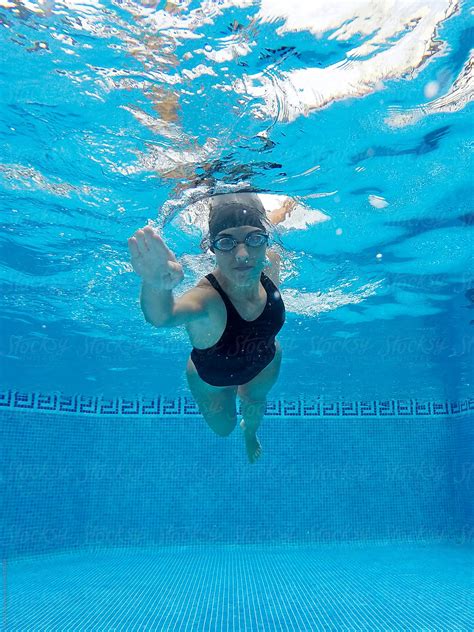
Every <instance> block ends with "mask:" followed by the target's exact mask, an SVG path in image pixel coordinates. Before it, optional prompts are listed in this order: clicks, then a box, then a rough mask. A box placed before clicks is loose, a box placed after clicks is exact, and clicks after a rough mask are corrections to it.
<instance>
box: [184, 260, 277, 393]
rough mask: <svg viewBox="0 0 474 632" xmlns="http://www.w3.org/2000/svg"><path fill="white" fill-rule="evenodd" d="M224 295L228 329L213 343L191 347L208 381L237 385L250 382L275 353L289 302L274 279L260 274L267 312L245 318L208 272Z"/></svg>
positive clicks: (197, 365)
mask: <svg viewBox="0 0 474 632" xmlns="http://www.w3.org/2000/svg"><path fill="white" fill-rule="evenodd" d="M206 279H208V280H209V282H210V283H211V285H212V286H213V287H214V288H215V289H216V290H217V291H218V292H219V294H220V295H221V297H222V299H223V301H224V303H225V306H226V309H227V323H226V327H225V329H224V333H223V334H222V336H221V337H220V338H219V340H218V341H217V342H216V344H215V345H213V346H212V347H208V348H207V349H196V347H193V350H192V351H191V360H192V361H193V362H194V365H195V367H196V370H197V372H198V374H199V377H201V378H202V379H203V380H204V381H205V382H207V383H208V384H211V385H212V386H236V385H240V384H246V383H247V382H250V380H252V379H253V378H254V377H255V376H256V375H258V374H259V373H260V371H261V370H262V369H264V368H265V367H266V366H267V364H270V362H271V361H272V360H273V357H274V356H275V351H276V348H275V336H276V335H277V333H278V332H279V331H280V329H281V328H282V327H283V324H284V322H285V305H284V303H283V300H282V298H281V294H280V292H279V291H278V288H277V287H276V285H275V284H274V283H273V281H272V280H271V279H270V278H269V277H267V276H266V275H265V274H264V273H263V272H262V274H261V276H260V280H261V282H262V285H263V287H264V288H265V290H266V292H267V302H266V305H265V308H264V310H263V312H262V313H261V314H260V316H259V317H258V318H256V319H255V320H251V321H248V320H244V319H243V318H242V317H241V316H240V315H239V313H238V311H237V310H236V309H235V307H234V306H233V304H232V302H231V301H230V299H229V297H228V296H227V294H226V293H225V292H224V290H223V289H222V288H221V286H220V285H219V283H218V282H217V279H216V277H215V276H214V275H213V274H212V273H210V274H207V275H206Z"/></svg>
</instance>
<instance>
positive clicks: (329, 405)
mask: <svg viewBox="0 0 474 632" xmlns="http://www.w3.org/2000/svg"><path fill="white" fill-rule="evenodd" d="M1 410H15V411H22V410H23V411H30V412H45V413H59V414H75V415H99V416H107V415H111V416H120V417H124V416H126V417H130V416H137V417H138V416H147V415H151V416H153V417H160V418H164V419H166V418H176V417H189V416H194V417H195V416H199V415H200V413H199V410H198V408H197V405H196V403H195V402H194V400H193V399H192V398H191V397H187V396H182V397H174V398H173V397H167V396H163V395H154V396H149V397H147V396H137V397H134V398H125V397H114V398H106V397H102V396H99V395H98V396H87V395H80V394H75V395H65V394H63V393H60V392H49V393H42V392H32V393H31V392H25V391H15V390H6V391H0V411H1ZM473 412H474V397H468V398H466V399H462V400H459V401H418V400H416V399H387V400H366V401H365V400H363V401H352V402H349V401H326V400H323V399H321V398H319V397H314V398H311V397H302V398H299V399H297V398H284V397H282V398H281V399H276V400H269V401H268V402H267V410H266V415H267V416H268V417H277V418H278V417H324V418H329V417H358V418H361V417H363V418H368V417H369V418H370V417H378V418H383V417H451V416H458V415H466V414H473Z"/></svg>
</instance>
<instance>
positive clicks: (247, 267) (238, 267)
mask: <svg viewBox="0 0 474 632" xmlns="http://www.w3.org/2000/svg"><path fill="white" fill-rule="evenodd" d="M251 269H252V266H237V267H236V268H234V270H251Z"/></svg>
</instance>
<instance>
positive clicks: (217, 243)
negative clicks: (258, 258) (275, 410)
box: [211, 232, 269, 252]
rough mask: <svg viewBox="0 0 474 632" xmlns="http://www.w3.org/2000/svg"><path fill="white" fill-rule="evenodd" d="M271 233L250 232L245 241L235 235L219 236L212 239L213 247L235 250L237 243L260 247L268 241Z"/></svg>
mask: <svg viewBox="0 0 474 632" xmlns="http://www.w3.org/2000/svg"><path fill="white" fill-rule="evenodd" d="M268 238H269V235H268V233H256V232H253V233H249V234H248V235H247V237H246V238H245V239H244V241H237V239H235V238H234V237H218V238H217V239H214V240H213V241H211V246H212V247H213V248H217V250H223V251H226V252H228V251H229V250H233V249H234V248H235V247H236V246H237V244H244V243H245V245H246V246H250V247H252V248H258V247H259V246H263V244H266V243H268Z"/></svg>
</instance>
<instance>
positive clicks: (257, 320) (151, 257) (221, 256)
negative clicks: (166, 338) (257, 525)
mask: <svg viewBox="0 0 474 632" xmlns="http://www.w3.org/2000/svg"><path fill="white" fill-rule="evenodd" d="M209 204H210V214H209V241H210V250H211V251H212V252H213V253H214V254H215V256H216V265H215V268H214V270H213V272H212V273H211V274H207V275H206V276H205V277H204V278H202V279H201V280H200V281H199V282H198V283H197V285H196V286H195V287H193V288H192V289H190V290H188V291H187V292H185V293H184V294H183V295H182V296H180V297H179V298H178V299H176V300H175V299H174V297H173V293H172V290H173V288H174V287H175V286H176V285H178V283H180V282H181V281H182V279H183V276H184V274H183V269H182V266H181V265H180V264H179V263H178V261H177V260H176V257H175V255H174V254H173V253H172V252H171V250H169V248H168V247H167V246H166V245H165V243H164V242H163V240H162V239H161V237H160V236H159V235H158V234H157V233H156V232H155V231H154V230H153V228H152V227H151V226H145V227H144V228H143V229H141V230H137V231H136V233H135V234H134V235H133V236H132V237H131V238H130V239H129V240H128V245H129V249H130V254H131V257H132V265H133V269H134V270H135V272H136V273H137V274H138V275H139V276H140V277H141V278H142V282H143V283H142V289H141V295H140V303H141V307H142V310H143V313H144V316H145V319H146V321H147V322H149V323H151V324H153V325H155V326H156V327H175V326H177V325H185V327H186V330H187V332H188V335H189V338H190V340H191V343H192V345H193V350H192V352H191V355H190V357H189V359H188V363H187V368H186V376H187V380H188V384H189V388H190V390H191V393H192V395H193V397H194V399H195V400H196V402H197V405H198V407H199V410H200V412H201V414H202V415H203V417H204V419H205V420H206V422H207V423H208V424H209V426H210V427H211V428H212V430H214V432H216V433H217V434H218V435H220V436H223V437H224V436H227V435H229V434H230V433H231V432H232V431H233V429H234V428H235V426H236V423H237V416H236V415H237V411H236V396H237V395H239V397H240V400H241V404H242V414H243V419H242V421H241V423H240V427H241V428H242V431H243V434H244V438H245V445H246V450H247V455H248V458H249V461H250V462H251V463H253V462H255V460H256V459H258V458H259V457H260V455H261V446H260V443H259V440H258V438H257V434H256V432H257V429H258V427H259V426H260V423H261V421H262V418H263V415H264V413H265V408H266V396H267V394H268V392H269V391H270V389H271V388H272V386H273V385H274V384H275V382H276V380H277V378H278V374H279V372H280V364H281V356H282V353H281V348H280V344H279V343H278V341H276V340H275V336H276V334H277V333H278V332H279V331H280V329H281V327H282V326H283V324H284V322H285V307H284V304H283V300H282V298H281V295H280V292H279V291H278V289H277V288H278V285H279V268H280V257H279V255H278V253H276V252H275V251H272V250H269V249H267V244H268V237H269V234H268V232H267V230H266V229H265V226H269V224H268V221H267V219H266V214H265V209H264V208H263V206H262V203H261V202H260V200H259V198H258V196H257V195H255V194H253V193H236V194H223V195H215V196H213V197H211V198H209Z"/></svg>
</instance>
